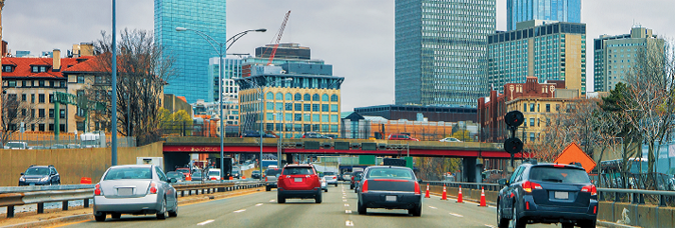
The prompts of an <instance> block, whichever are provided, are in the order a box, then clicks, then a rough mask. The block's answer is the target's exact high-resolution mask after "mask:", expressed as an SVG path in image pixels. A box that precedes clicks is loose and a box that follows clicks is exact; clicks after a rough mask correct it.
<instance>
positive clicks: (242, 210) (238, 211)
mask: <svg viewBox="0 0 675 228" xmlns="http://www.w3.org/2000/svg"><path fill="white" fill-rule="evenodd" d="M244 211H246V209H241V210H236V211H234V213H241V212H244Z"/></svg>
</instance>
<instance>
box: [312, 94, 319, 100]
mask: <svg viewBox="0 0 675 228" xmlns="http://www.w3.org/2000/svg"><path fill="white" fill-rule="evenodd" d="M312 100H313V101H319V94H316V93H315V94H314V95H312Z"/></svg>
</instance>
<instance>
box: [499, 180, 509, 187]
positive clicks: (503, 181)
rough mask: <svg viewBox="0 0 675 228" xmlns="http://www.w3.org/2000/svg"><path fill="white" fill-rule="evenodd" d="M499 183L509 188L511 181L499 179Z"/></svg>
mask: <svg viewBox="0 0 675 228" xmlns="http://www.w3.org/2000/svg"><path fill="white" fill-rule="evenodd" d="M497 183H499V185H506V186H508V185H509V180H507V179H499V180H498V181H497Z"/></svg>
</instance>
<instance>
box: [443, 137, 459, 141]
mask: <svg viewBox="0 0 675 228" xmlns="http://www.w3.org/2000/svg"><path fill="white" fill-rule="evenodd" d="M438 141H441V142H462V140H459V139H457V138H455V137H447V138H444V139H441V140H438Z"/></svg>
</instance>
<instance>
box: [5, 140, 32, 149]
mask: <svg viewBox="0 0 675 228" xmlns="http://www.w3.org/2000/svg"><path fill="white" fill-rule="evenodd" d="M5 149H10V150H25V149H28V143H27V142H18V141H14V142H8V143H6V144H5Z"/></svg>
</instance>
